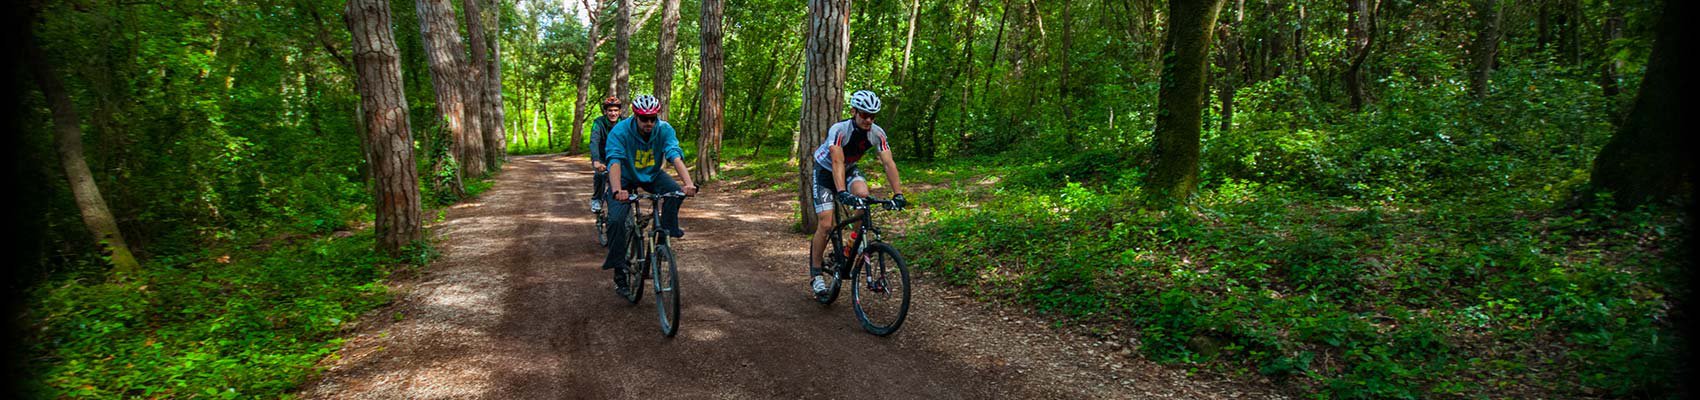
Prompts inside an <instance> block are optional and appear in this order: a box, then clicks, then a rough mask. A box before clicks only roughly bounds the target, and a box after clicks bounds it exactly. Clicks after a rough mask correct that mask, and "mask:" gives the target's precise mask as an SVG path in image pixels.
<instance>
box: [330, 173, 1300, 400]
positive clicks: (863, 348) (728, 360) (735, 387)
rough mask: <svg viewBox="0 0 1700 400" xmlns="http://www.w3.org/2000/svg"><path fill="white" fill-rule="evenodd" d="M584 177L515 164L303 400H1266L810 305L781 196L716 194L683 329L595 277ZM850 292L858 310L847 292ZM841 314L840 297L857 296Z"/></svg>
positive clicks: (1223, 386)
mask: <svg viewBox="0 0 1700 400" xmlns="http://www.w3.org/2000/svg"><path fill="white" fill-rule="evenodd" d="M586 170H588V162H586V161H585V160H584V159H582V158H581V157H571V158H568V157H565V156H560V155H545V156H528V157H515V158H513V159H511V161H510V162H509V163H508V164H507V165H506V166H505V167H504V170H503V172H502V173H501V175H500V176H499V177H498V178H497V182H496V184H495V186H494V187H493V188H492V189H491V190H490V191H489V192H487V193H485V194H484V195H483V196H482V197H481V198H479V199H477V200H474V201H471V202H468V203H465V204H461V205H457V206H455V207H454V208H453V209H451V210H449V211H448V215H447V218H446V219H445V220H444V221H442V222H439V223H437V224H436V225H435V226H434V232H435V233H436V234H437V235H438V236H439V239H440V242H439V248H440V249H441V250H442V252H443V253H442V257H441V258H439V259H438V260H437V261H436V262H434V263H433V264H431V265H430V266H428V267H426V268H425V270H424V272H422V273H421V274H419V275H418V276H415V277H413V278H409V279H404V280H402V281H401V282H400V285H399V286H400V287H399V290H400V291H402V293H400V294H399V295H398V297H397V300H396V303H395V304H393V305H391V306H389V307H386V308H384V309H382V310H380V311H378V312H374V313H372V314H371V315H367V316H365V317H364V318H362V321H361V322H360V325H359V326H358V327H357V328H356V332H355V336H354V337H353V338H352V339H350V340H349V342H348V343H347V344H346V346H345V347H344V349H343V350H342V351H341V352H340V358H337V359H333V360H328V361H327V362H326V363H325V365H326V366H327V367H328V369H327V370H326V372H325V373H324V374H323V375H322V376H321V377H320V378H319V379H317V380H316V381H315V382H313V383H311V384H309V385H308V386H306V387H304V388H303V389H302V391H301V392H300V393H299V394H300V395H301V396H302V397H306V398H359V399H365V398H410V399H430V398H499V399H522V398H523V399H554V398H585V399H606V398H627V399H629V398H657V397H659V398H804V397H807V398H853V397H858V398H859V397H875V396H877V397H896V398H924V399H946V398H975V399H984V398H1153V397H1154V398H1270V397H1274V395H1272V394H1270V391H1269V390H1268V389H1266V388H1262V387H1261V386H1262V385H1249V384H1244V383H1238V382H1212V381H1202V380H1198V379H1196V378H1189V377H1187V376H1185V374H1183V373H1181V372H1178V371H1175V370H1171V369H1168V368H1163V367H1159V366H1155V365H1153V364H1151V363H1149V362H1146V361H1143V360H1140V359H1137V358H1133V357H1128V356H1127V354H1128V352H1127V351H1126V350H1122V349H1117V348H1115V347H1114V346H1113V345H1103V344H1100V343H1097V342H1095V341H1088V340H1080V339H1079V338H1076V337H1072V336H1070V335H1067V334H1060V333H1058V332H1056V331H1054V330H1052V329H1049V328H1047V327H1044V326H1042V324H1039V323H1035V322H1034V321H1032V320H1031V319H1029V318H1027V317H1023V316H1020V315H1016V313H1012V312H1009V311H1008V310H1005V309H1003V308H1001V307H997V306H990V305H985V304H980V303H977V302H973V301H969V300H963V299H962V298H961V297H962V296H957V295H954V294H951V293H949V290H946V289H942V288H937V287H934V286H933V285H932V284H931V282H929V281H928V280H926V279H925V278H924V277H922V278H920V279H917V280H916V283H915V287H916V292H915V296H914V304H915V305H914V307H913V310H912V311H911V313H910V315H909V319H908V321H907V322H906V323H905V324H904V327H903V331H901V332H899V333H897V334H896V335H893V336H892V337H887V338H880V337H875V336H873V335H869V334H867V333H865V332H863V331H862V330H861V327H860V326H859V325H858V323H857V322H856V318H855V316H854V314H853V312H852V311H850V309H849V307H848V303H847V302H846V301H844V300H842V299H841V300H840V301H839V302H838V303H837V304H835V305H833V306H830V307H823V306H821V305H819V304H818V303H815V302H814V301H813V300H811V299H810V298H809V297H808V296H807V293H806V292H807V289H806V279H805V276H804V274H803V265H804V264H803V260H804V259H805V257H806V255H807V250H808V249H807V247H806V243H805V242H804V238H803V237H801V236H799V235H796V234H793V233H788V231H789V228H788V221H787V219H786V216H787V215H788V214H789V213H790V212H792V211H791V210H792V205H791V204H790V203H789V196H782V195H765V196H753V195H751V194H749V193H743V192H737V191H732V192H728V190H730V189H729V188H730V187H731V186H730V185H720V186H719V187H711V188H708V189H707V190H705V191H704V193H703V195H701V196H698V197H696V198H693V199H690V200H687V201H686V203H685V207H684V211H683V212H682V213H683V215H684V218H683V220H684V221H683V223H682V225H683V226H684V227H685V229H686V230H687V231H688V232H689V234H688V235H687V236H686V237H685V238H683V239H681V240H678V241H676V242H675V243H674V244H675V249H676V251H677V253H678V255H679V259H680V260H679V261H680V262H679V269H680V271H679V273H680V287H681V299H682V302H683V311H682V312H681V314H682V318H683V321H682V323H681V325H680V331H679V334H678V336H677V337H674V338H671V339H669V338H665V337H663V336H662V335H661V334H660V331H659V329H658V328H657V326H656V321H655V306H654V303H653V302H652V301H651V300H650V298H649V297H648V296H645V297H644V301H643V302H640V303H639V304H636V305H632V304H628V303H627V302H626V301H625V300H624V299H621V298H619V297H616V296H615V295H614V293H613V291H612V284H611V283H610V279H609V277H610V275H609V273H608V272H606V271H603V270H601V269H600V268H599V265H600V264H601V261H602V257H603V255H604V254H605V252H604V250H603V249H602V248H601V247H600V246H597V245H596V242H595V238H594V236H592V233H593V232H592V230H591V228H590V225H591V214H590V213H589V211H588V210H587V207H586V205H585V200H584V199H585V195H586V194H587V193H588V192H589V191H590V186H591V185H590V183H591V182H590V179H591V176H590V174H588V173H586V172H585V171H586ZM846 293H847V292H846ZM846 295H847V294H846Z"/></svg>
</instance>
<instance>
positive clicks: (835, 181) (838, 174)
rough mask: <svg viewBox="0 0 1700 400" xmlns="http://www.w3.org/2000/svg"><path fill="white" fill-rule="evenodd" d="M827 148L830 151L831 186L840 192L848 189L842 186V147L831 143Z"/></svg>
mask: <svg viewBox="0 0 1700 400" xmlns="http://www.w3.org/2000/svg"><path fill="white" fill-rule="evenodd" d="M829 149H831V153H832V187H835V188H838V191H840V192H842V191H846V190H850V188H848V187H845V186H844V147H842V146H839V145H838V143H833V144H832V147H830V148H829Z"/></svg>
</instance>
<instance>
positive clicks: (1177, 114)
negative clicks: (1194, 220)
mask: <svg viewBox="0 0 1700 400" xmlns="http://www.w3.org/2000/svg"><path fill="white" fill-rule="evenodd" d="M1222 2H1223V0H1208V1H1196V0H1169V12H1170V19H1169V30H1168V35H1167V40H1166V41H1165V42H1164V53H1163V76H1162V78H1161V79H1162V83H1161V84H1160V85H1159V88H1158V89H1157V108H1158V112H1157V126H1156V128H1155V130H1154V132H1153V136H1154V137H1155V140H1154V142H1155V143H1154V144H1155V146H1154V147H1155V149H1156V162H1155V163H1154V165H1153V166H1152V168H1151V175H1148V176H1147V177H1146V179H1145V182H1146V185H1145V186H1146V190H1147V194H1148V195H1149V196H1150V198H1151V199H1153V200H1158V201H1160V202H1162V203H1166V204H1184V203H1186V201H1187V200H1188V199H1190V198H1191V197H1192V194H1193V191H1195V190H1196V189H1197V187H1198V149H1199V143H1198V140H1199V131H1200V130H1201V129H1202V128H1203V127H1202V126H1201V125H1202V124H1203V123H1204V118H1203V114H1204V113H1203V108H1204V92H1205V82H1204V80H1205V72H1206V71H1205V61H1206V60H1208V58H1209V55H1210V42H1211V32H1212V31H1213V28H1214V27H1215V26H1216V16H1217V14H1218V13H1219V12H1220V11H1221V10H1222Z"/></svg>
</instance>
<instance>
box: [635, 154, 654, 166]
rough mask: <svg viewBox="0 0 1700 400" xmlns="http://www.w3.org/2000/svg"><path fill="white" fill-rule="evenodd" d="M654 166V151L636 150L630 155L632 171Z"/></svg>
mask: <svg viewBox="0 0 1700 400" xmlns="http://www.w3.org/2000/svg"><path fill="white" fill-rule="evenodd" d="M653 166H655V150H638V151H635V152H633V153H632V169H644V168H649V167H653Z"/></svg>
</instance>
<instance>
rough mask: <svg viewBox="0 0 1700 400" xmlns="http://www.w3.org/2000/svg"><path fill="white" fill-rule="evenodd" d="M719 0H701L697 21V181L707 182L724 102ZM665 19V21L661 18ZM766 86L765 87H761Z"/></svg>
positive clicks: (715, 159) (713, 172)
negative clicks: (699, 50)
mask: <svg viewBox="0 0 1700 400" xmlns="http://www.w3.org/2000/svg"><path fill="white" fill-rule="evenodd" d="M673 1H677V0H673ZM721 7H722V0H703V1H702V16H701V19H700V20H699V22H698V24H699V25H700V26H701V28H700V29H699V30H700V31H701V33H702V35H701V36H702V53H701V57H700V58H701V59H702V83H701V85H700V86H701V88H702V107H701V108H700V109H698V111H697V118H698V119H699V120H700V121H701V123H700V124H698V125H699V128H700V129H702V131H701V132H702V133H701V134H700V135H697V167H696V173H697V177H698V178H697V182H702V183H706V182H710V181H713V180H714V178H715V177H716V176H718V175H719V174H720V162H719V158H720V136H721V134H722V133H723V132H724V131H723V128H724V127H723V126H722V125H724V122H725V121H724V119H725V116H726V113H725V111H726V110H725V103H726V90H725V86H726V56H725V55H724V54H723V52H722V51H721V48H720V39H721V29H720V22H721V15H722V11H721ZM663 21H665V20H663ZM763 89H765V88H763Z"/></svg>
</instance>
